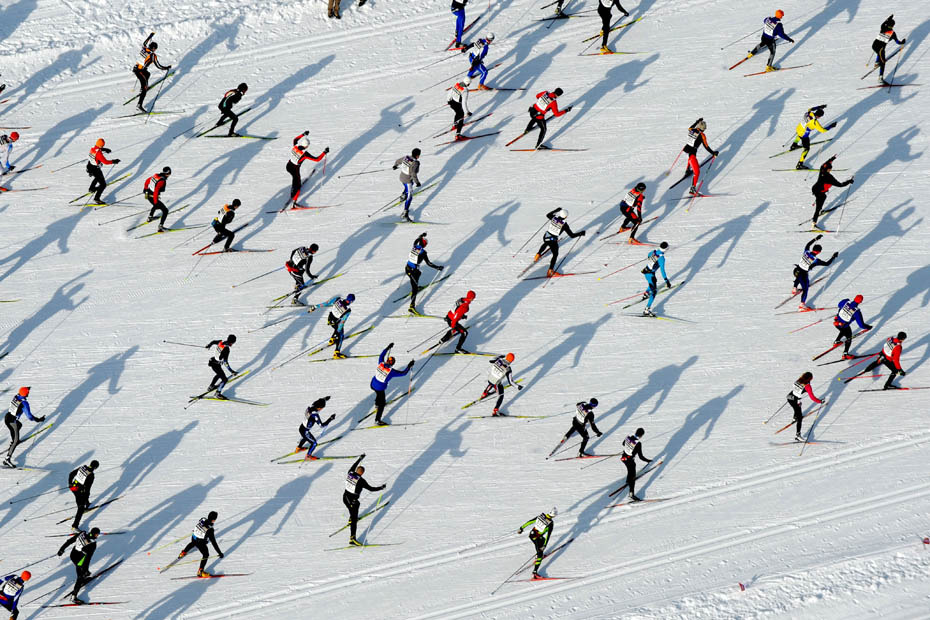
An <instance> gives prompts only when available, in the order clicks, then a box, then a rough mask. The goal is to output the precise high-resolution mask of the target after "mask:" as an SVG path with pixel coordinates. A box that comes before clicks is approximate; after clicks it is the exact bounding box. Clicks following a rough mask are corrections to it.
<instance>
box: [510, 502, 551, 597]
mask: <svg viewBox="0 0 930 620" xmlns="http://www.w3.org/2000/svg"><path fill="white" fill-rule="evenodd" d="M557 514H559V510H558V508H553V509H552V511H551V512H543V513H541V514H540V515H539V516H538V517H534V518H532V519H530V520H529V521H527V522H526V523H524V524H523V525H521V526H520V529H519V530H517V534H522V533H523V530H525V529H526V528H528V527H529V526H530V524H532V525H533V529H531V530H530V540H531V541H533V546H535V547H536V561H535V562H533V579H539V565H540V564H542V561H543V557H545V554H546V545H548V544H549V538H550V537H551V536H552V527H553V525H554V524H553V518H554V517H555V516H556V515H557Z"/></svg>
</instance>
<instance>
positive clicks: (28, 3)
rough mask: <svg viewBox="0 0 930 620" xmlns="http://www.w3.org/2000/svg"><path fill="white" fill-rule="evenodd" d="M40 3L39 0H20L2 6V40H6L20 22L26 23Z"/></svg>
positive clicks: (0, 28)
mask: <svg viewBox="0 0 930 620" xmlns="http://www.w3.org/2000/svg"><path fill="white" fill-rule="evenodd" d="M38 5H39V3H38V1H37V0H19V2H13V3H11V4H8V5H6V7H5V8H4V7H0V41H6V40H7V39H9V38H10V37H11V36H13V33H14V32H16V29H17V28H18V27H19V25H20V24H25V23H26V21H27V20H28V19H29V15H30V14H31V13H32V12H33V11H35V10H36V8H37V7H38Z"/></svg>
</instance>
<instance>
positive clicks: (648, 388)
mask: <svg viewBox="0 0 930 620" xmlns="http://www.w3.org/2000/svg"><path fill="white" fill-rule="evenodd" d="M697 361H698V356H697V355H692V356H691V357H689V358H688V359H687V360H685V361H684V362H683V363H681V364H669V365H668V366H663V367H662V368H658V369H656V370H654V371H652V372H651V373H650V374H649V377H648V378H647V379H646V383H645V385H643V386H642V387H640V388H639V389H638V390H636V391H635V392H633V393H632V394H630V395H629V396H627V397H626V398H625V399H624V400H622V401H621V402H619V403H617V404H616V405H615V406H613V407H612V408H611V409H609V410H607V411H605V412H604V413H603V414H601V415H600V416H598V419H599V420H601V419H605V418H606V417H607V416H610V415H613V414H615V413H617V412H620V417H619V418H618V419H617V420H616V421H615V422H614V423H613V424H612V426H611V427H610V428H606V427H605V428H603V429H602V430H603V433H604V435H605V436H607V435H612V434H613V433H615V432H617V431H619V430H620V428H621V427H623V426H624V425H625V424H626V423H627V422H628V421H629V420H630V418H632V417H633V414H635V413H636V412H637V411H638V410H639V408H640V407H642V406H643V405H644V404H646V403H647V402H648V401H649V400H651V399H652V398H653V397H655V396H656V394H658V397H657V398H655V401H654V403H653V405H652V408H651V409H650V410H649V411H647V412H645V413H644V414H643V415H652V414H653V413H655V412H656V411H658V410H659V407H661V406H662V405H663V404H664V403H665V401H666V399H667V398H668V397H669V396H670V395H671V393H672V389H673V388H674V387H675V385H676V384H677V383H678V381H680V380H681V377H682V375H684V374H685V371H687V370H688V369H689V368H691V367H692V366H694V365H695V364H696V363H697ZM605 400H606V399H603V398H602V399H601V402H604V401H605ZM599 442H600V440H599V439H596V438H595V439H594V443H592V446H595V445H596V444H597V443H599Z"/></svg>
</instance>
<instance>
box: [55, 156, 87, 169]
mask: <svg viewBox="0 0 930 620" xmlns="http://www.w3.org/2000/svg"><path fill="white" fill-rule="evenodd" d="M82 161H84V160H83V159H79V160H77V161H76V162H74V163H73V164H68V165H67V166H63V167H61V168H55V169H54V170H52V171H51V172H58V171H59V170H64V169H65V168H70V167H71V166H77V165H78V164H79V163H81V162H82Z"/></svg>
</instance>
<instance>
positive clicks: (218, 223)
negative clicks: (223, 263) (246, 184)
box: [210, 198, 242, 252]
mask: <svg viewBox="0 0 930 620" xmlns="http://www.w3.org/2000/svg"><path fill="white" fill-rule="evenodd" d="M240 206H242V202H241V201H240V200H239V199H238V198H233V201H232V202H231V203H229V204H225V205H223V206H222V208H221V209H220V210H219V211H217V212H216V217H214V218H213V221H212V222H210V226H212V227H213V230H214V232H216V234H215V235H214V236H213V243H214V244H216V243H219V242H220V241H222V240H223V239H226V243H225V244H224V245H223V251H224V252H232V251H233V250H230V249H229V246H231V245H232V242H233V239H235V238H236V233H234V232H233V231H231V230H229V225H230V224H232V221H233V219H235V217H236V209H238V208H239V207H240Z"/></svg>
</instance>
